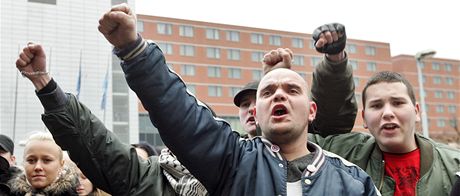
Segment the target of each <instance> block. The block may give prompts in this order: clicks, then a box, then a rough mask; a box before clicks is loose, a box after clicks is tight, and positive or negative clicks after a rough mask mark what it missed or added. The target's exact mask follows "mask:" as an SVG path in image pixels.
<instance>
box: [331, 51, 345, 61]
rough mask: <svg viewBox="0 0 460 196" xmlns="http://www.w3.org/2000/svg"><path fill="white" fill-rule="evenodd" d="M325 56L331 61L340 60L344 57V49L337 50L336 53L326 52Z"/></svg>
mask: <svg viewBox="0 0 460 196" xmlns="http://www.w3.org/2000/svg"><path fill="white" fill-rule="evenodd" d="M326 58H327V59H329V60H330V61H332V62H336V63H337V62H341V61H343V60H344V59H345V58H346V55H345V51H342V52H339V53H338V54H326Z"/></svg>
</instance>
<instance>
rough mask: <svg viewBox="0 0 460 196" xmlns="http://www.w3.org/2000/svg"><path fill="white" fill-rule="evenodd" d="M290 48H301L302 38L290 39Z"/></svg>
mask: <svg viewBox="0 0 460 196" xmlns="http://www.w3.org/2000/svg"><path fill="white" fill-rule="evenodd" d="M292 47H294V48H303V39H302V38H292Z"/></svg>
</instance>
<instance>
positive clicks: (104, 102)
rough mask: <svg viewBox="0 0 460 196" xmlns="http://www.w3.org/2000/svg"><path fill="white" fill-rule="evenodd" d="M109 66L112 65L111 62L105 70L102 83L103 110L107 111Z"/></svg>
mask: <svg viewBox="0 0 460 196" xmlns="http://www.w3.org/2000/svg"><path fill="white" fill-rule="evenodd" d="M109 67H110V64H108V65H107V70H106V71H105V78H104V83H102V99H101V110H104V111H105V105H106V104H107V90H108V86H109Z"/></svg>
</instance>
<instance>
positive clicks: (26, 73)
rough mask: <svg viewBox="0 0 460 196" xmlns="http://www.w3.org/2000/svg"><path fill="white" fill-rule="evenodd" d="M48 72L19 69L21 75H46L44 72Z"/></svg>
mask: <svg viewBox="0 0 460 196" xmlns="http://www.w3.org/2000/svg"><path fill="white" fill-rule="evenodd" d="M49 73H50V72H47V71H34V72H27V71H21V74H22V76H23V77H26V76H39V75H46V74H49Z"/></svg>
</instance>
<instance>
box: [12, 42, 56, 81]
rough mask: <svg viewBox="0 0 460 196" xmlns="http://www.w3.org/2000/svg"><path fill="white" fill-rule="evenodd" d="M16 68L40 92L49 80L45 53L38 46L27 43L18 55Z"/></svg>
mask: <svg viewBox="0 0 460 196" xmlns="http://www.w3.org/2000/svg"><path fill="white" fill-rule="evenodd" d="M16 68H18V70H19V71H20V72H21V73H22V75H23V76H24V77H27V78H28V79H29V80H30V81H31V82H32V83H33V84H34V86H35V88H36V89H37V90H40V89H41V88H42V87H44V86H45V85H46V84H47V83H48V82H49V81H50V80H51V79H50V76H49V75H48V72H47V71H46V55H45V51H44V50H43V47H42V46H41V45H40V44H34V43H32V42H29V43H28V44H27V46H26V47H24V48H23V49H22V52H21V53H20V54H19V57H18V59H17V60H16Z"/></svg>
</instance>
